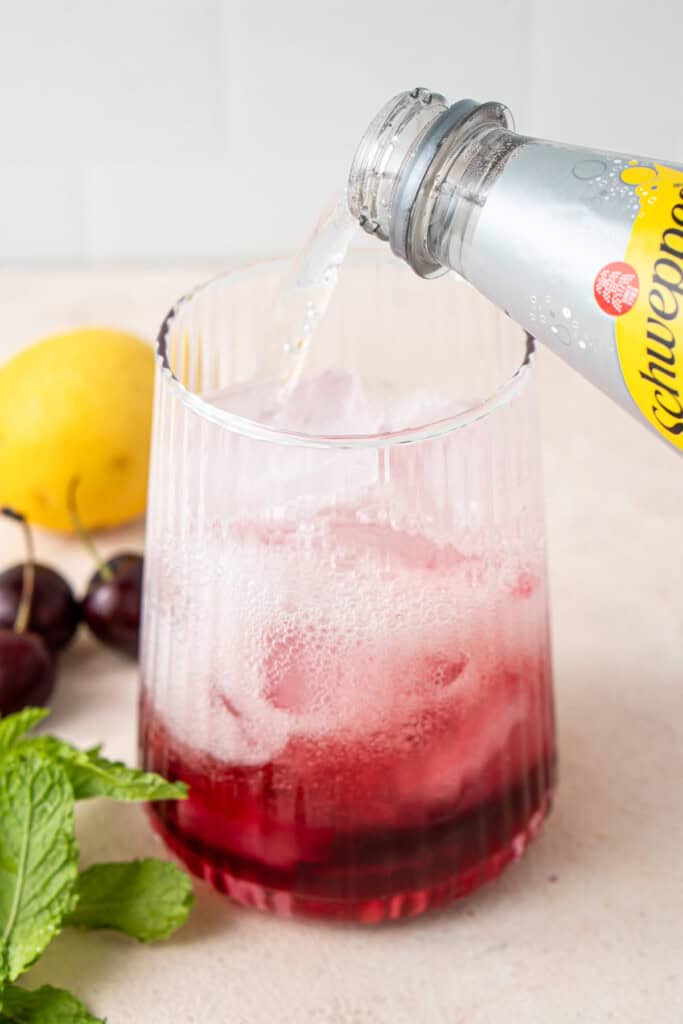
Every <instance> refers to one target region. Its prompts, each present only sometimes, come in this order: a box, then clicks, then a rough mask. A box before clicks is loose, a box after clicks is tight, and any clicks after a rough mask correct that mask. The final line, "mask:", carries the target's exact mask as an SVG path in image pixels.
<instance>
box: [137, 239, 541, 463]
mask: <svg viewBox="0 0 683 1024" xmlns="http://www.w3.org/2000/svg"><path fill="white" fill-rule="evenodd" d="M358 255H359V253H358V252H356V253H355V254H352V258H355V259H356V260H357V259H358ZM364 255H365V256H366V257H367V256H368V252H367V251H365V252H364ZM373 256H375V257H376V254H373ZM286 266H287V260H286V259H266V260H257V261H255V262H253V263H248V264H245V265H243V266H240V267H236V268H234V269H232V270H228V271H223V272H222V273H220V274H217V275H216V276H215V277H212V278H209V280H207V281H203V282H201V283H200V284H198V285H196V286H195V287H194V288H192V289H191V290H190V291H189V292H186V293H185V295H182V296H181V297H180V298H179V299H178V300H177V302H175V303H174V304H173V306H172V307H171V309H170V310H169V311H168V313H167V314H166V316H165V317H164V319H163V321H162V324H161V327H160V329H159V333H158V335H157V339H156V345H155V352H156V358H157V366H158V368H159V371H160V374H161V384H162V386H167V387H170V388H172V390H173V391H174V392H175V394H176V396H177V397H178V398H179V400H180V401H181V402H182V404H183V405H184V406H186V407H187V408H188V409H189V410H190V411H191V412H194V413H196V414H197V415H199V416H201V417H202V418H203V419H205V420H208V421H209V422H210V423H213V424H214V425H215V426H219V427H222V428H223V429H226V430H229V431H230V432H231V433H234V434H240V435H242V436H244V437H249V438H251V439H253V440H258V441H269V442H271V443H272V444H280V445H286V446H289V447H300V448H333V449H341V448H346V449H348V448H390V447H393V446H394V445H400V444H415V443H417V442H420V441H429V440H432V439H434V438H437V437H442V436H444V435H446V434H450V433H453V432H455V431H457V430H461V429H463V428H464V427H467V426H469V425H470V424H472V423H475V422H477V421H478V420H481V419H484V418H485V417H488V416H490V415H492V414H493V413H495V411H496V410H497V409H499V408H501V407H502V406H505V405H507V404H508V403H509V402H510V401H511V399H512V398H513V397H514V396H515V395H516V394H517V393H518V392H519V390H520V389H521V387H522V385H523V383H524V381H525V380H526V378H527V377H528V376H529V374H530V373H531V370H532V367H533V364H534V362H535V356H536V351H537V348H536V341H535V339H534V338H533V336H532V335H531V334H529V332H528V331H525V330H524V329H523V328H522V327H520V328H519V331H520V334H521V335H524V336H525V337H526V344H525V350H524V356H523V358H522V360H521V362H519V363H518V364H517V365H516V366H515V368H514V370H513V371H512V372H511V373H509V374H507V375H506V376H505V378H504V379H503V380H502V381H501V383H500V384H499V385H498V386H497V387H496V388H494V389H493V390H492V391H491V393H490V394H489V395H487V396H486V397H485V398H482V399H480V400H478V401H476V402H474V403H473V404H472V405H471V406H468V407H467V408H466V409H462V410H460V412H457V413H454V414H452V415H450V416H446V417H442V418H440V419H437V420H433V421H430V422H428V423H425V424H421V425H418V426H415V427H404V428H402V429H399V430H390V431H384V432H381V433H375V434H306V433H302V432H300V431H295V430H284V429H282V428H280V427H271V426H268V425H267V424H265V423H259V422H258V420H251V419H248V418H247V417H246V416H239V415H238V414H237V413H232V412H228V411H227V410H226V409H220V408H218V407H217V406H215V405H213V404H212V403H211V402H209V401H207V399H205V398H202V396H201V395H199V394H197V393H196V392H194V391H190V389H189V388H188V387H186V386H185V385H184V384H183V383H182V381H181V380H180V379H179V378H178V377H177V376H176V375H175V373H174V372H173V370H172V369H171V365H170V363H169V360H168V351H167V349H168V345H167V342H168V333H169V330H170V327H171V324H172V322H173V319H174V318H175V317H176V316H177V315H178V314H179V312H180V311H181V310H182V309H183V308H184V307H185V306H187V305H188V303H190V302H192V301H193V300H194V299H196V298H197V296H200V295H201V294H202V292H204V291H208V290H209V289H210V288H213V287H216V285H218V284H221V283H223V282H228V281H233V280H235V281H237V280H239V278H240V277H248V276H249V277H251V276H253V275H254V274H255V273H265V272H266V271H267V270H274V269H277V268H279V267H286ZM452 278H453V282H454V284H455V286H456V287H461V288H466V289H468V290H470V291H474V289H473V288H472V285H470V284H469V283H468V282H467V281H465V279H464V278H462V277H460V276H459V275H457V274H455V273H453V274H452Z"/></svg>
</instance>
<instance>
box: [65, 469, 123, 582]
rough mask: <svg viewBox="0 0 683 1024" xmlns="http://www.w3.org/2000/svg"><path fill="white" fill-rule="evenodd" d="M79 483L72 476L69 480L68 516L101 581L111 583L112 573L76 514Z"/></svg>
mask: <svg viewBox="0 0 683 1024" xmlns="http://www.w3.org/2000/svg"><path fill="white" fill-rule="evenodd" d="M80 482H81V480H80V477H77V476H73V477H72V478H71V480H69V489H68V493H67V504H68V506H69V515H70V516H71V522H72V523H73V524H74V530H75V531H76V533H77V534H78V536H79V537H80V538H81V540H82V541H83V545H84V546H85V547H86V548H87V549H88V551H89V552H90V554H91V555H92V558H93V561H94V562H95V565H96V566H97V571H98V573H99V575H100V576H101V577H102V579H103V580H104V581H105V582H106V583H111V582H112V580H113V579H114V573H113V572H112V571H111V569H110V568H109V566H108V565H107V563H106V562H105V561H104V560H103V558H102V556H101V554H100V553H99V551H98V550H97V548H96V547H95V542H94V541H93V539H92V537H91V536H90V533H89V532H88V530H86V528H85V526H84V525H83V521H82V519H81V517H80V515H79V514H78V504H77V502H76V491H77V490H78V485H79V484H80Z"/></svg>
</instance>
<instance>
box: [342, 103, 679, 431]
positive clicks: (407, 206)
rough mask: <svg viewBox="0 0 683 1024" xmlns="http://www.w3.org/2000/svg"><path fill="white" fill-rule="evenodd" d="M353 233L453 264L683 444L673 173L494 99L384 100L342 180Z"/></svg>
mask: <svg viewBox="0 0 683 1024" xmlns="http://www.w3.org/2000/svg"><path fill="white" fill-rule="evenodd" d="M348 197H349V207H350V209H351V212H352V213H353V214H354V216H356V217H358V218H359V220H360V223H361V225H362V226H363V227H364V228H365V230H367V231H369V232H371V233H374V234H376V235H377V236H378V237H379V238H381V239H384V240H385V241H389V243H390V245H391V248H392V250H393V251H394V253H396V255H398V256H399V257H400V258H401V259H403V260H405V261H406V262H407V263H409V264H410V266H411V267H413V269H414V270H415V271H416V272H417V273H418V274H420V275H421V276H423V277H432V276H436V275H438V274H440V273H443V272H445V271H446V270H449V269H450V270H454V271H456V272H457V273H459V274H461V275H462V276H463V277H464V278H466V279H467V280H468V281H470V282H471V283H472V284H473V285H474V286H475V287H476V288H477V289H478V290H479V291H481V292H482V293H483V294H484V295H486V296H487V297H488V298H489V299H491V300H492V301H493V302H494V303H495V304H496V305H497V306H499V307H500V308H501V309H503V310H504V311H505V312H506V313H507V314H508V315H509V316H510V317H511V318H512V319H513V320H515V321H516V322H517V323H519V324H521V325H522V326H523V327H524V328H525V329H526V330H527V331H529V333H530V334H532V335H533V336H534V337H535V338H537V339H538V340H539V341H541V342H543V343H544V344H545V345H547V346H549V347H550V348H551V349H553V351H555V352H556V353H557V354H558V355H559V356H561V357H562V359H564V360H565V361H566V362H568V363H569V364H570V365H571V366H573V367H574V368H575V369H576V370H578V371H579V372H580V373H581V374H583V376H585V377H587V378H588V379H589V380H591V381H592V382H593V383H594V384H595V385H597V387H599V388H601V390H602V391H604V392H605V393H606V394H608V395H609V396H610V397H611V398H613V399H614V400H615V401H617V402H618V403H619V404H620V405H622V406H623V407H624V408H625V409H627V410H628V411H629V412H631V413H632V414H634V415H636V416H637V417H639V418H640V419H641V420H642V421H643V422H644V423H645V424H646V425H647V426H649V427H650V429H652V430H654V431H656V432H657V433H658V434H659V436H660V437H663V438H664V439H665V440H666V441H667V442H669V443H670V444H671V445H672V446H673V447H674V448H676V449H678V450H679V451H683V404H682V403H683V368H682V362H683V351H682V348H683V170H682V169H681V168H680V167H679V166H676V165H675V164H671V163H662V162H659V161H657V160H653V159H649V158H638V157H633V156H631V155H629V154H615V153H609V152H603V151H601V150H594V149H585V148H580V147H576V146H568V145H562V144H560V143H556V142H547V141H545V140H542V139H535V138H530V137H527V136H524V135H519V134H517V133H516V132H514V131H513V127H512V118H511V115H510V112H509V111H508V110H507V108H506V107H505V106H503V105H502V104H500V103H496V102H491V103H476V102H474V101H473V100H469V99H466V100H461V101H459V102H458V103H455V104H453V105H452V106H449V104H448V103H447V101H446V100H445V98H444V97H443V96H441V95H439V94H437V93H432V92H429V91H428V90H426V89H414V90H412V92H405V93H401V94H400V95H399V96H396V97H394V99H392V100H391V101H390V102H389V103H388V104H387V105H386V106H385V107H384V108H383V109H382V110H381V111H380V113H379V114H378V115H377V117H376V118H375V120H374V121H373V122H372V124H371V125H370V127H369V128H368V130H367V132H366V134H365V136H364V138H363V140H362V141H361V143H360V145H359V147H358V150H357V152H356V155H355V158H354V161H353V166H352V168H351V173H350V177H349V192H348Z"/></svg>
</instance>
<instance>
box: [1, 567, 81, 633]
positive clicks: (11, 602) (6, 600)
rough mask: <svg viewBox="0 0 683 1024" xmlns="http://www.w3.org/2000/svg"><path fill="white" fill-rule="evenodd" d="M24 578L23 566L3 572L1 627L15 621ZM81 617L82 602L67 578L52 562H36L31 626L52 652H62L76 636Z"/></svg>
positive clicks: (29, 621)
mask: <svg viewBox="0 0 683 1024" xmlns="http://www.w3.org/2000/svg"><path fill="white" fill-rule="evenodd" d="M23 579H24V567H23V565H13V566H12V567H11V569H5V571H4V572H2V573H0V628H2V627H5V628H7V629H10V628H11V627H12V626H13V624H14V621H15V619H16V617H17V612H18V610H19V601H20V600H21V592H22V587H23ZM80 617H81V609H80V605H79V603H78V601H77V600H76V598H75V597H74V593H73V590H72V589H71V587H70V586H69V584H68V583H67V581H66V580H65V579H64V577H63V576H62V575H61V574H60V573H58V572H56V570H55V569H51V568H50V566H48V565H36V566H35V577H34V582H33V597H32V598H31V610H30V614H29V619H28V626H27V629H28V630H29V631H30V632H31V633H37V634H38V636H42V638H43V640H44V641H45V643H46V644H47V646H48V647H49V648H50V650H51V651H61V650H62V649H63V648H64V647H66V646H67V644H68V643H69V642H70V641H71V639H72V638H73V635H74V633H75V632H76V629H77V627H78V623H79V621H80Z"/></svg>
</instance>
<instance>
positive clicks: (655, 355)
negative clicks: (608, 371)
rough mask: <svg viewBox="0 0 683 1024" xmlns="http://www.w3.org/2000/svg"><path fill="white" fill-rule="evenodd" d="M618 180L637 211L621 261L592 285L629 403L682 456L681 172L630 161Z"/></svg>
mask: <svg viewBox="0 0 683 1024" xmlns="http://www.w3.org/2000/svg"><path fill="white" fill-rule="evenodd" d="M621 177H622V180H623V181H624V182H625V183H626V184H628V185H633V186H635V193H636V195H637V196H638V199H639V204H640V208H639V211H638V213H637V214H636V217H635V220H634V222H633V229H632V232H631V237H630V239H629V243H628V246H627V249H626V252H625V254H624V261H623V262H616V263H611V264H608V265H607V266H606V267H603V268H602V269H601V270H600V271H599V273H598V275H597V277H596V278H595V285H594V293H595V299H596V301H597V302H598V304H599V305H600V307H601V308H602V309H603V310H604V311H605V312H607V313H610V314H611V315H612V316H614V317H615V332H616V344H617V352H618V355H619V363H620V365H621V370H622V373H623V375H624V381H625V383H626V386H627V388H628V390H629V392H630V394H631V397H632V398H633V400H634V402H635V403H636V405H637V406H638V408H639V409H640V411H641V412H642V414H643V416H645V417H646V419H647V420H649V422H650V423H652V425H653V426H654V427H655V428H656V429H657V430H658V431H659V432H660V434H662V435H663V436H664V437H665V438H666V439H667V440H668V441H670V442H671V444H673V445H674V446H675V447H676V448H679V449H681V450H683V171H681V170H680V169H675V168H673V167H666V166H663V165H661V164H652V165H651V166H643V165H640V164H639V163H637V162H636V161H633V163H632V164H631V165H629V166H627V167H626V168H624V170H623V171H622V174H621Z"/></svg>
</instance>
